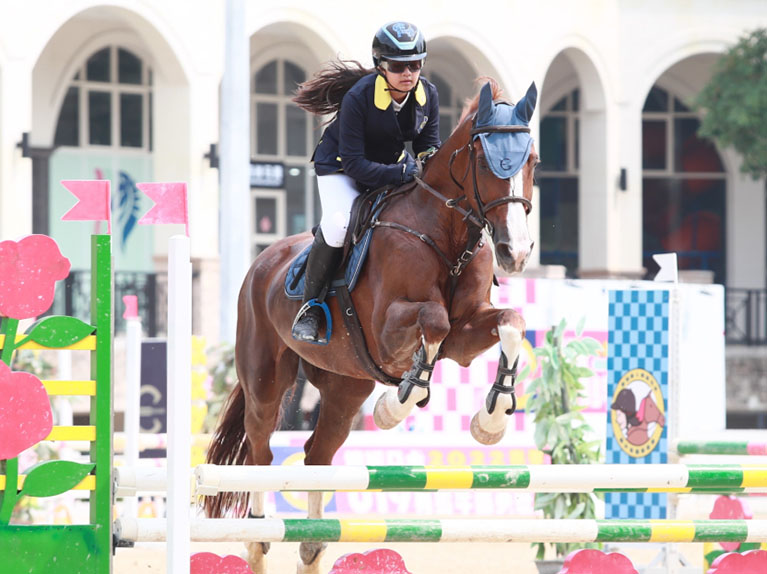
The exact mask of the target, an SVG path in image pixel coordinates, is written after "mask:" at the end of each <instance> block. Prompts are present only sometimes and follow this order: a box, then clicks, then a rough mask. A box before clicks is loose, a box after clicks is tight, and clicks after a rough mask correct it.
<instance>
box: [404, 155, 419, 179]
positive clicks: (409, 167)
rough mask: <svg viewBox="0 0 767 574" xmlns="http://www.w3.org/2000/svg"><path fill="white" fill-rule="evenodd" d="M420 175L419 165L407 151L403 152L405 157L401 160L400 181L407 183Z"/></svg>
mask: <svg viewBox="0 0 767 574" xmlns="http://www.w3.org/2000/svg"><path fill="white" fill-rule="evenodd" d="M420 175H421V166H420V165H418V162H417V161H416V160H414V159H413V156H411V155H410V154H409V153H405V159H404V160H403V161H402V183H408V182H411V181H413V180H414V179H415V177H416V176H420Z"/></svg>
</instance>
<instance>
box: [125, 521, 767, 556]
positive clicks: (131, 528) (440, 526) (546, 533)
mask: <svg viewBox="0 0 767 574" xmlns="http://www.w3.org/2000/svg"><path fill="white" fill-rule="evenodd" d="M115 528H116V533H117V534H118V536H119V537H120V538H123V539H126V540H134V541H136V542H143V541H146V542H163V541H165V540H166V521H165V520H163V519H161V518H147V519H133V518H126V519H120V520H118V521H117V523H116V524H115ZM191 533H192V539H193V540H194V541H195V542H234V541H240V540H243V541H244V540H260V541H262V542H305V541H307V542H480V541H481V542H531V543H532V542H675V543H688V542H709V541H717V542H767V520H583V519H557V520H552V519H545V520H540V519H520V520H509V519H488V520H476V519H444V520H438V519H433V520H428V519H427V520H338V519H305V518H304V519H301V518H295V519H278V518H264V519H260V520H247V519H233V518H214V519H211V518H207V519H198V520H194V521H192V529H191ZM169 552H172V550H170V549H169Z"/></svg>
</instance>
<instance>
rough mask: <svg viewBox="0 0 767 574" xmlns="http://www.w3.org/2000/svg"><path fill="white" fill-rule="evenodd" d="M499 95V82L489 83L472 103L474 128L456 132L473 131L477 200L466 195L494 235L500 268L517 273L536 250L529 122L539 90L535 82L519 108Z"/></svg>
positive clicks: (534, 155) (471, 167)
mask: <svg viewBox="0 0 767 574" xmlns="http://www.w3.org/2000/svg"><path fill="white" fill-rule="evenodd" d="M499 93H500V89H499V88H498V86H497V84H495V82H488V83H486V84H485V85H484V86H483V87H482V90H481V91H480V94H479V98H478V100H475V102H472V104H473V105H472V108H473V107H474V106H476V113H475V114H474V116H473V122H472V123H471V125H470V127H469V126H467V125H464V126H462V128H463V129H461V128H459V129H457V130H456V132H458V131H463V130H467V131H468V132H469V133H468V134H467V135H468V137H469V138H470V140H469V145H468V149H469V158H468V161H469V164H468V165H467V166H466V170H467V172H469V171H470V172H471V179H472V182H471V184H470V185H471V186H473V188H474V194H473V195H474V197H473V198H472V197H471V194H470V193H467V195H469V197H470V199H469V201H472V202H473V203H475V205H474V209H475V210H476V212H477V213H478V215H479V219H480V220H481V221H482V224H483V225H485V227H486V228H487V229H488V231H489V233H490V234H491V235H492V240H493V245H494V246H495V255H496V260H497V262H498V264H499V265H500V266H501V268H503V270H504V271H506V272H508V273H516V272H520V271H522V270H523V269H524V268H525V265H526V264H527V261H528V259H529V258H530V253H531V251H532V249H533V241H532V239H531V238H530V232H529V230H528V228H527V215H528V213H530V210H531V209H532V203H531V200H532V195H533V174H534V171H535V166H536V164H537V163H538V154H537V153H536V151H535V146H534V145H533V139H532V138H531V137H530V128H529V127H528V124H529V122H530V117H531V116H532V115H533V111H534V110H535V103H536V99H537V96H538V92H537V90H536V88H535V84H531V85H530V87H529V88H528V90H527V93H526V94H525V96H524V97H523V98H522V99H520V100H519V101H518V102H517V104H516V105H513V104H510V103H508V102H505V101H502V100H499V101H496V100H494V96H495V95H497V94H499ZM469 111H471V109H470V110H469ZM464 123H465V124H468V123H469V121H468V120H467V121H466V122H464ZM456 135H457V134H456ZM459 151H460V150H459ZM456 153H458V152H456ZM466 191H467V192H468V191H469V190H468V189H466Z"/></svg>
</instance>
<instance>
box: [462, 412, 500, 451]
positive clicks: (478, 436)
mask: <svg viewBox="0 0 767 574" xmlns="http://www.w3.org/2000/svg"><path fill="white" fill-rule="evenodd" d="M469 429H470V430H471V436H473V437H474V440H476V441H477V442H478V443H480V444H486V445H492V444H497V443H498V441H500V440H501V439H502V438H503V435H505V434H506V427H504V428H502V429H501V430H500V431H498V432H488V431H486V430H484V429H483V428H482V427H480V426H479V413H477V414H475V415H474V416H473V417H472V419H471V426H470V427H469Z"/></svg>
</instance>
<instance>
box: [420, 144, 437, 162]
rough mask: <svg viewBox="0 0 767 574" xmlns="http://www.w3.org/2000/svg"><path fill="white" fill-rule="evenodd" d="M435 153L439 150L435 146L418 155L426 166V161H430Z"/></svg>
mask: <svg viewBox="0 0 767 574" xmlns="http://www.w3.org/2000/svg"><path fill="white" fill-rule="evenodd" d="M435 153H437V148H435V147H434V146H432V147H430V148H429V149H427V150H424V151H422V152H421V153H419V154H418V159H419V160H421V164H425V163H426V160H428V159H429V158H430V157H431V156H433V155H434V154H435Z"/></svg>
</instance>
